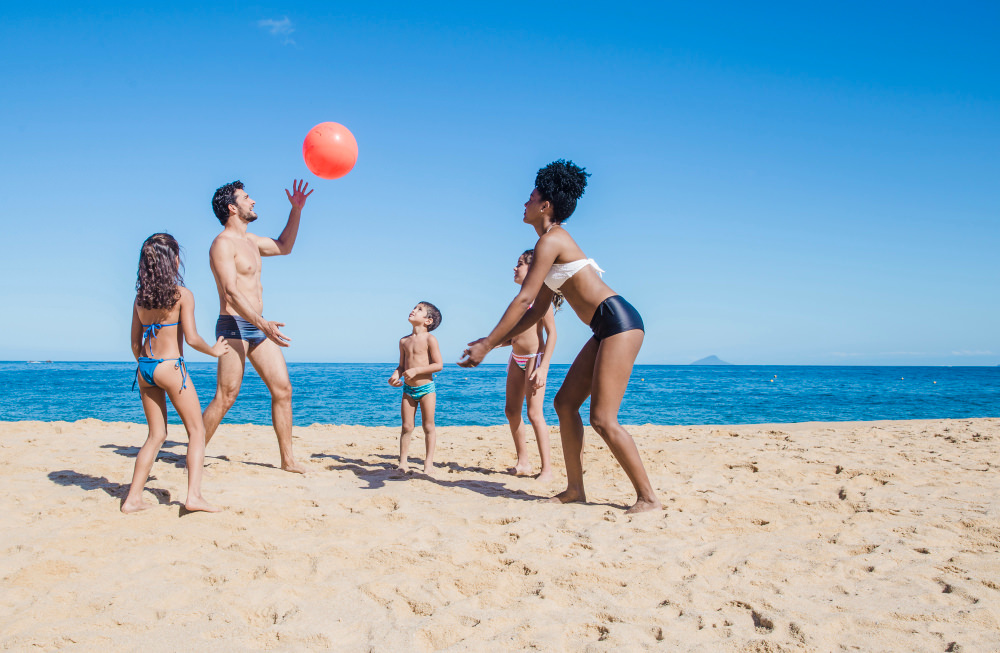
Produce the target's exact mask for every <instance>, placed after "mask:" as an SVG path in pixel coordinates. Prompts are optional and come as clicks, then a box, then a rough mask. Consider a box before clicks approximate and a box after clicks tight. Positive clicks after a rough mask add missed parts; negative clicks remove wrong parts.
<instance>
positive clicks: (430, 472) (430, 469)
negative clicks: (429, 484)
mask: <svg viewBox="0 0 1000 653" xmlns="http://www.w3.org/2000/svg"><path fill="white" fill-rule="evenodd" d="M424 476H430V477H431V478H437V472H436V471H434V465H433V464H430V465H424Z"/></svg>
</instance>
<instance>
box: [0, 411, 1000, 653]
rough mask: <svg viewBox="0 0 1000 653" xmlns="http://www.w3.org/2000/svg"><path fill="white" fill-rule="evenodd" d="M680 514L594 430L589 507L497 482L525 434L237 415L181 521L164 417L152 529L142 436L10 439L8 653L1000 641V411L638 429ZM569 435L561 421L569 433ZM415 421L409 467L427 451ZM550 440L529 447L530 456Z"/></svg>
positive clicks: (525, 484) (892, 647) (3, 458)
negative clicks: (139, 457) (285, 421)
mask: <svg viewBox="0 0 1000 653" xmlns="http://www.w3.org/2000/svg"><path fill="white" fill-rule="evenodd" d="M630 430H631V431H632V433H633V435H634V436H635V438H636V441H637V442H638V444H639V447H640V450H641V452H642V455H643V458H644V461H645V464H646V469H647V470H648V471H649V473H650V477H651V479H652V481H653V486H654V487H655V488H656V490H657V492H658V493H659V496H660V498H661V500H662V501H663V503H664V506H665V510H663V511H660V512H657V513H646V514H641V515H636V516H628V515H625V514H624V509H625V507H627V505H629V504H630V503H631V502H632V501H633V500H634V495H633V494H632V489H631V485H630V483H629V482H628V480H627V478H626V477H625V475H624V473H623V472H622V470H621V468H619V467H618V466H617V464H616V463H615V462H614V460H613V458H612V456H611V454H610V453H609V451H608V450H607V448H606V447H605V446H604V445H603V443H602V442H601V440H600V438H599V437H597V436H596V435H595V434H594V433H593V432H592V431H590V430H589V429H588V432H587V449H586V452H585V460H584V463H585V468H586V477H585V478H586V481H587V490H588V499H589V503H587V504H576V505H565V506H562V505H554V504H546V503H540V502H538V501H537V500H536V499H538V498H539V497H547V496H550V495H551V494H552V493H554V492H555V491H558V490H561V489H563V487H564V483H565V476H564V474H563V464H562V453H561V449H560V448H559V446H558V435H555V434H554V437H553V439H554V451H553V458H554V460H555V461H557V465H556V469H557V480H556V482H554V483H552V484H550V485H548V486H544V487H540V486H539V484H538V483H537V482H536V481H534V480H533V479H527V478H513V477H510V476H508V475H506V474H504V473H502V470H503V469H504V468H505V467H506V466H507V465H509V464H511V463H512V459H513V443H512V442H511V438H510V435H509V432H508V430H507V428H506V427H443V428H439V429H438V454H437V455H438V460H439V463H440V464H439V473H438V479H437V480H429V479H426V478H422V477H420V476H414V477H411V478H407V479H403V480H400V479H395V478H392V476H391V471H390V468H391V467H392V465H393V463H394V460H395V456H396V454H397V437H398V435H397V434H398V431H397V429H396V428H368V427H358V426H324V425H314V426H310V427H306V428H296V429H295V431H294V435H295V450H296V454H297V456H298V457H299V459H300V461H302V462H304V463H305V464H307V465H308V467H309V469H310V473H309V474H307V475H306V476H297V475H292V474H288V473H285V472H282V471H280V470H278V469H275V468H274V467H273V465H274V464H275V462H276V460H277V445H276V442H275V439H274V436H273V432H272V431H271V429H270V427H265V426H249V425H226V426H223V427H222V428H221V429H220V431H219V432H218V433H217V435H216V437H215V439H213V441H212V442H211V444H210V445H209V447H208V454H209V458H208V459H207V461H206V464H207V469H206V473H205V481H204V495H205V497H206V498H207V499H208V500H209V501H212V502H214V503H216V504H218V505H220V506H223V507H224V508H225V510H224V512H221V513H219V514H204V513H191V514H185V512H184V510H183V507H182V506H181V502H182V501H183V500H184V496H185V488H186V482H185V470H184V468H183V463H184V454H185V450H186V447H185V442H186V436H185V433H184V430H183V428H182V427H179V426H177V427H174V426H172V427H171V431H170V435H169V436H168V439H167V445H166V446H165V447H164V449H163V451H162V452H161V454H160V458H159V460H158V461H157V463H156V465H154V467H153V473H152V476H151V478H150V481H149V483H148V484H147V495H146V496H147V500H149V501H151V502H156V501H158V502H159V503H158V504H157V505H155V506H154V507H153V508H152V509H151V510H148V511H145V512H143V513H141V514H138V515H128V516H127V515H123V514H121V513H120V512H119V511H118V508H119V505H120V502H121V499H122V498H123V497H124V496H125V492H126V490H127V485H128V483H129V481H130V480H131V474H132V466H133V463H134V457H135V454H136V451H137V450H138V447H139V446H140V445H141V444H142V442H143V440H144V439H145V435H146V429H145V425H140V424H124V423H103V422H99V421H95V420H83V421H80V422H75V423H67V422H54V423H42V422H8V423H3V424H0V483H2V486H0V487H2V492H0V506H2V508H0V551H2V552H3V557H2V560H0V578H2V581H3V582H2V583H0V648H3V649H5V650H6V649H10V650H25V649H31V648H33V647H36V648H38V649H41V650H53V649H61V648H68V649H70V650H143V651H176V650H212V651H230V650H232V651H237V650H251V649H253V650H260V649H270V650H291V651H300V650H327V649H331V650H344V651H368V650H375V651H400V650H407V651H409V650H413V651H435V650H525V649H535V650H545V651H563V650H567V651H619V650H645V649H661V650H668V651H840V650H862V651H941V652H944V651H965V652H970V651H995V650H1000V455H998V454H1000V419H962V420H930V421H900V422H851V423H807V424H777V425H750V426H690V427H689V426H670V427H665V426H636V427H630ZM553 431H555V429H553ZM419 433H420V432H419V429H418V431H417V433H415V442H414V443H413V446H412V448H411V452H412V453H413V454H414V455H413V456H412V458H414V459H419V458H421V457H422V454H423V442H422V438H421V437H418V435H419ZM529 444H530V446H534V443H533V442H531V443H529Z"/></svg>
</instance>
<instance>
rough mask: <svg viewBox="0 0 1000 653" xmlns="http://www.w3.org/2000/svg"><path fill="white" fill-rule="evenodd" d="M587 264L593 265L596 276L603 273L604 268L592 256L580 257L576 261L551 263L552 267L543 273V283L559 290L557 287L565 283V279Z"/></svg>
mask: <svg viewBox="0 0 1000 653" xmlns="http://www.w3.org/2000/svg"><path fill="white" fill-rule="evenodd" d="M588 265H590V266H593V268H594V270H595V271H596V272H597V275H598V276H600V275H602V274H604V270H602V269H601V268H600V266H598V265H597V261H595V260H594V259H592V258H582V259H580V260H578V261H570V262H569V263H553V264H552V269H550V270H549V273H548V274H547V275H545V285H546V286H548V287H549V288H551V289H552V290H559V287H560V286H562V285H563V284H564V283H566V280H567V279H569V278H570V277H572V276H573V275H574V274H576V273H577V272H579V271H580V270H582V269H583V268H585V267H587V266H588Z"/></svg>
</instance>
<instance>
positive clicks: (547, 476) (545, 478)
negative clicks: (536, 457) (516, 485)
mask: <svg viewBox="0 0 1000 653" xmlns="http://www.w3.org/2000/svg"><path fill="white" fill-rule="evenodd" d="M554 478H555V476H554V475H553V474H552V470H551V469H546V470H545V471H543V472H542V473H541V474H539V475H538V476H536V477H535V480H536V481H538V482H539V483H551V482H552V479H554Z"/></svg>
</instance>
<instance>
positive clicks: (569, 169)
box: [535, 159, 590, 223]
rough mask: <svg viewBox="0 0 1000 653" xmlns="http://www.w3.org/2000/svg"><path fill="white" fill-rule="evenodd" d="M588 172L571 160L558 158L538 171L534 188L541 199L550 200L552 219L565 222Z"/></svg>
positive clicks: (585, 183) (580, 194) (571, 211)
mask: <svg viewBox="0 0 1000 653" xmlns="http://www.w3.org/2000/svg"><path fill="white" fill-rule="evenodd" d="M589 176H590V174H589V173H587V172H585V171H584V169H583V168H581V167H580V166H578V165H576V164H575V163H573V162H572V161H567V160H565V159H559V160H558V161H553V162H552V163H550V164H549V165H547V166H545V167H544V168H542V169H541V170H539V171H538V175H536V176H535V188H537V189H538V193H539V194H540V195H541V196H542V199H543V200H548V201H549V202H552V219H553V220H555V221H556V222H557V223H562V222H565V221H566V219H567V218H569V216H571V215H573V211H575V210H576V201H577V200H578V199H580V197H582V196H583V190H584V189H585V188H586V187H587V177H589Z"/></svg>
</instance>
